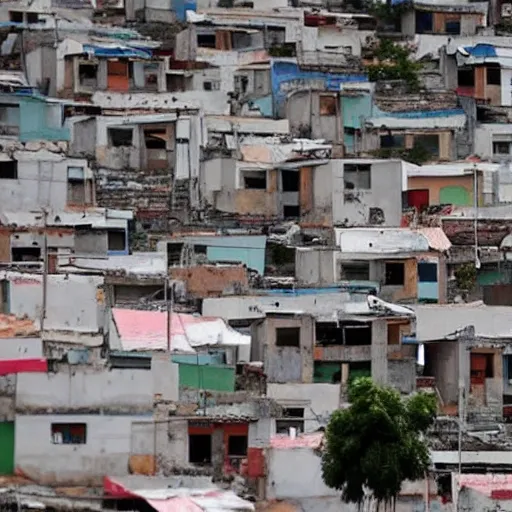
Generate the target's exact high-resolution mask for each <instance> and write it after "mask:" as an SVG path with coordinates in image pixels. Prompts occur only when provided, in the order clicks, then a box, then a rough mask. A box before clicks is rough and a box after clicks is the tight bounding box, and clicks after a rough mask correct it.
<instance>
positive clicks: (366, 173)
mask: <svg viewBox="0 0 512 512" xmlns="http://www.w3.org/2000/svg"><path fill="white" fill-rule="evenodd" d="M371 167H372V166H371V165H370V164H345V166H344V170H343V177H344V180H345V190H353V189H364V190H369V189H370V188H371Z"/></svg>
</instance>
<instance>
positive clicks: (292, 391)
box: [267, 383, 340, 432]
mask: <svg viewBox="0 0 512 512" xmlns="http://www.w3.org/2000/svg"><path fill="white" fill-rule="evenodd" d="M267 396H268V397H269V398H273V399H275V400H276V401H277V402H278V403H279V404H281V405H282V406H283V407H304V431H305V432H315V431H316V430H318V429H319V428H320V427H325V426H327V423H328V421H329V418H330V416H331V414H332V413H333V412H334V411H335V410H336V409H338V408H339V406H340V385H339V384H272V383H271V384H268V386H267Z"/></svg>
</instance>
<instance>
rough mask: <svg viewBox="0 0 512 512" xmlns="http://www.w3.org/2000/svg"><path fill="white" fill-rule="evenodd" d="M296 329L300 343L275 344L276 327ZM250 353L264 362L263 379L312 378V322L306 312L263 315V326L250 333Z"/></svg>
mask: <svg viewBox="0 0 512 512" xmlns="http://www.w3.org/2000/svg"><path fill="white" fill-rule="evenodd" d="M283 327H284V328H286V327H299V328H300V346H299V347H290V346H279V347H278V346H276V329H277V328H283ZM254 335H255V336H254V337H253V342H252V345H253V346H254V349H252V350H254V353H255V354H257V355H256V357H258V356H259V358H260V360H263V361H264V366H265V373H266V375H267V382H276V383H285V382H303V383H311V382H312V381H313V346H314V342H315V321H314V319H313V317H311V316H308V315H297V316H293V315H283V316H274V315H273V316H267V318H266V319H265V321H264V322H263V325H262V326H261V327H260V328H259V329H257V330H256V331H255V332H254Z"/></svg>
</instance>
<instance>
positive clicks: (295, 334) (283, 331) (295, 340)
mask: <svg viewBox="0 0 512 512" xmlns="http://www.w3.org/2000/svg"><path fill="white" fill-rule="evenodd" d="M299 346H300V327H276V347H299Z"/></svg>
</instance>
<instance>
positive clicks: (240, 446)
mask: <svg viewBox="0 0 512 512" xmlns="http://www.w3.org/2000/svg"><path fill="white" fill-rule="evenodd" d="M228 455H230V456H236V457H245V456H246V455H247V436H229V440H228Z"/></svg>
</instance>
